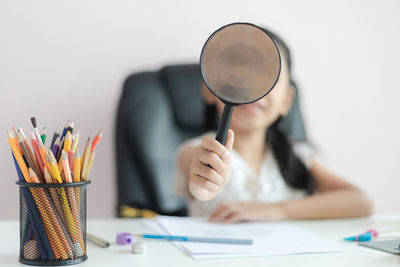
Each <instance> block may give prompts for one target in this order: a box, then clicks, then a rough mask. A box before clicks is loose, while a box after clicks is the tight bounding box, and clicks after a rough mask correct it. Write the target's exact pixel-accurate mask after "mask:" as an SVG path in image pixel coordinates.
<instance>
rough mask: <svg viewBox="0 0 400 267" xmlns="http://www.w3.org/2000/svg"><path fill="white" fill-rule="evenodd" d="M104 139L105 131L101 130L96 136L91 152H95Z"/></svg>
mask: <svg viewBox="0 0 400 267" xmlns="http://www.w3.org/2000/svg"><path fill="white" fill-rule="evenodd" d="M102 137H103V130H100V131H99V132H98V133H97V134H96V136H95V137H94V138H93V142H92V147H91V149H90V151H94V150H95V149H96V147H97V145H98V144H99V142H100V140H101V138H102Z"/></svg>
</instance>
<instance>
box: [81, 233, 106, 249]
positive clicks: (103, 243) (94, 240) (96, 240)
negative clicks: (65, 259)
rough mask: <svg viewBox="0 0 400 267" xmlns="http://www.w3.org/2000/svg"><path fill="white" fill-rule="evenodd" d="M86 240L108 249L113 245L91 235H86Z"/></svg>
mask: <svg viewBox="0 0 400 267" xmlns="http://www.w3.org/2000/svg"><path fill="white" fill-rule="evenodd" d="M86 239H87V240H89V241H90V242H92V243H93V244H95V245H98V246H99V247H102V248H108V247H109V246H110V245H111V244H110V242H109V241H108V240H106V239H103V238H101V237H98V236H95V235H92V234H89V233H86Z"/></svg>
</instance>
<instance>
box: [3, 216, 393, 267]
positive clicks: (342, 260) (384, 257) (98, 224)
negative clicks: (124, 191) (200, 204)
mask: <svg viewBox="0 0 400 267" xmlns="http://www.w3.org/2000/svg"><path fill="white" fill-rule="evenodd" d="M295 223H296V224H298V225H299V226H301V227H304V228H306V229H309V230H311V231H314V232H315V233H317V234H320V235H322V236H324V237H326V238H327V239H330V240H333V241H335V242H338V243H340V245H341V247H342V248H343V250H344V252H341V253H331V254H306V255H290V256H273V257H257V258H234V259H218V260H193V259H192V258H191V257H190V256H187V255H186V254H185V253H184V252H182V251H181V250H180V249H178V248H177V247H175V246H174V245H173V244H172V243H170V242H168V241H157V240H145V243H146V244H147V250H148V252H147V253H146V254H131V248H130V246H126V247H125V246H120V245H116V244H115V237H116V234H117V233H118V232H130V233H143V232H152V231H150V230H149V229H147V228H146V227H145V226H143V225H142V223H141V220H140V219H104V220H89V221H88V230H89V232H90V233H92V234H96V235H99V236H102V237H105V238H108V239H109V240H110V241H111V244H112V245H111V247H110V248H107V249H104V248H100V247H97V246H95V245H93V244H91V243H88V245H87V247H88V249H87V254H88V260H87V261H86V262H84V263H81V264H79V265H77V266H82V267H83V266H96V267H101V266H113V267H122V266H134V267H139V266H177V267H179V266H182V267H190V266H219V267H220V266H221V265H224V266H229V267H234V266H247V267H250V266H251V267H253V266H263V267H265V266H274V267H276V266H296V267H298V266H307V267H310V266H354V267H356V266H357V267H358V266H362V267H368V266H379V267H381V266H382V267H383V266H385V267H389V266H400V257H399V256H396V255H392V254H388V253H384V252H380V251H376V250H372V249H368V248H364V247H360V246H358V245H357V244H356V243H347V242H344V241H342V238H343V237H344V236H348V235H354V234H356V233H359V232H360V231H364V230H367V229H369V228H372V227H374V228H377V229H378V230H379V229H382V230H384V229H393V228H396V227H400V214H375V215H374V216H372V217H370V218H357V219H340V220H322V221H296V222H295ZM0 240H1V243H0V266H2V267H3V266H4V267H6V266H22V264H20V263H19V262H18V256H19V250H18V247H19V229H18V222H17V221H0Z"/></svg>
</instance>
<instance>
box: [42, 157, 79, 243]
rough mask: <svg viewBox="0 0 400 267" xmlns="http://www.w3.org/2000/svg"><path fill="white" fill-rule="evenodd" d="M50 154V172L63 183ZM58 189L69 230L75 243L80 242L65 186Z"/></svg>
mask: <svg viewBox="0 0 400 267" xmlns="http://www.w3.org/2000/svg"><path fill="white" fill-rule="evenodd" d="M48 155H50V157H51V162H50V165H51V170H52V173H51V172H50V173H51V174H52V176H53V178H55V179H56V180H57V182H58V183H62V180H61V175H60V171H59V169H58V167H57V162H56V160H55V158H54V156H53V154H52V153H48ZM57 191H58V194H59V195H60V197H61V206H62V208H63V211H64V215H65V219H66V221H67V226H68V232H69V234H70V235H71V237H72V240H73V243H74V244H75V243H77V242H79V238H77V236H76V234H77V230H76V226H75V221H74V218H73V216H72V212H71V208H70V206H69V204H68V199H67V195H66V194H65V191H64V188H58V190H57ZM82 249H83V248H82Z"/></svg>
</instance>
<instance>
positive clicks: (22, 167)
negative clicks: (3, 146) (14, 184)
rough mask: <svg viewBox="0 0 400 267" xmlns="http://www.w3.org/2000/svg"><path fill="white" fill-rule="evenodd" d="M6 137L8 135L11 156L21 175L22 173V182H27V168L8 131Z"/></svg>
mask: <svg viewBox="0 0 400 267" xmlns="http://www.w3.org/2000/svg"><path fill="white" fill-rule="evenodd" d="M7 135H8V144H9V145H10V147H11V150H12V152H13V155H14V157H15V159H16V161H17V163H18V167H19V169H20V170H21V173H22V175H23V177H24V180H25V181H29V178H30V177H29V172H28V168H27V166H26V164H25V161H24V159H23V158H22V154H21V153H20V152H19V150H18V148H17V145H16V142H15V139H14V136H13V134H12V133H11V132H10V131H8V132H7Z"/></svg>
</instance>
